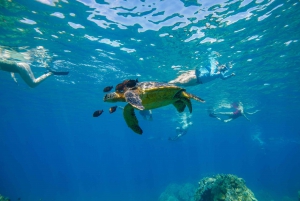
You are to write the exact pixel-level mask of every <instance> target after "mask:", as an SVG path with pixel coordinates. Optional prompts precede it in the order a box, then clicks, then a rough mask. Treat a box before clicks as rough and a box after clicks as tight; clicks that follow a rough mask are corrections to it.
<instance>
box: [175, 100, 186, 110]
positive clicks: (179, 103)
mask: <svg viewBox="0 0 300 201" xmlns="http://www.w3.org/2000/svg"><path fill="white" fill-rule="evenodd" d="M173 105H174V106H175V107H176V109H177V111H178V112H179V113H181V112H183V111H184V109H185V106H186V104H185V103H184V102H183V101H181V100H178V101H176V102H174V103H173Z"/></svg>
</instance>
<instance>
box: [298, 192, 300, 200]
mask: <svg viewBox="0 0 300 201" xmlns="http://www.w3.org/2000/svg"><path fill="white" fill-rule="evenodd" d="M298 201H300V191H298Z"/></svg>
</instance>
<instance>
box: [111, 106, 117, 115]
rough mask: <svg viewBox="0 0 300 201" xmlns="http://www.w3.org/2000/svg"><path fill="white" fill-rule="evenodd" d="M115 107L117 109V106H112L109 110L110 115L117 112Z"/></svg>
mask: <svg viewBox="0 0 300 201" xmlns="http://www.w3.org/2000/svg"><path fill="white" fill-rule="evenodd" d="M117 107H118V106H113V107H111V108H109V113H110V114H111V113H114V112H115V111H116V110H117Z"/></svg>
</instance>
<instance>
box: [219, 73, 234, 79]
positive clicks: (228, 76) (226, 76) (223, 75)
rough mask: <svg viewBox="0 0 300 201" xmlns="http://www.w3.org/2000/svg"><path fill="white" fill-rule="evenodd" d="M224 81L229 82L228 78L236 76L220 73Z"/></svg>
mask: <svg viewBox="0 0 300 201" xmlns="http://www.w3.org/2000/svg"><path fill="white" fill-rule="evenodd" d="M220 76H221V79H222V80H227V79H228V78H231V77H232V76H235V74H234V73H231V74H230V75H225V73H220Z"/></svg>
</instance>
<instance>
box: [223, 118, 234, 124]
mask: <svg viewBox="0 0 300 201" xmlns="http://www.w3.org/2000/svg"><path fill="white" fill-rule="evenodd" d="M232 120H233V118H230V119H225V120H224V122H225V123H227V122H230V121H232Z"/></svg>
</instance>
